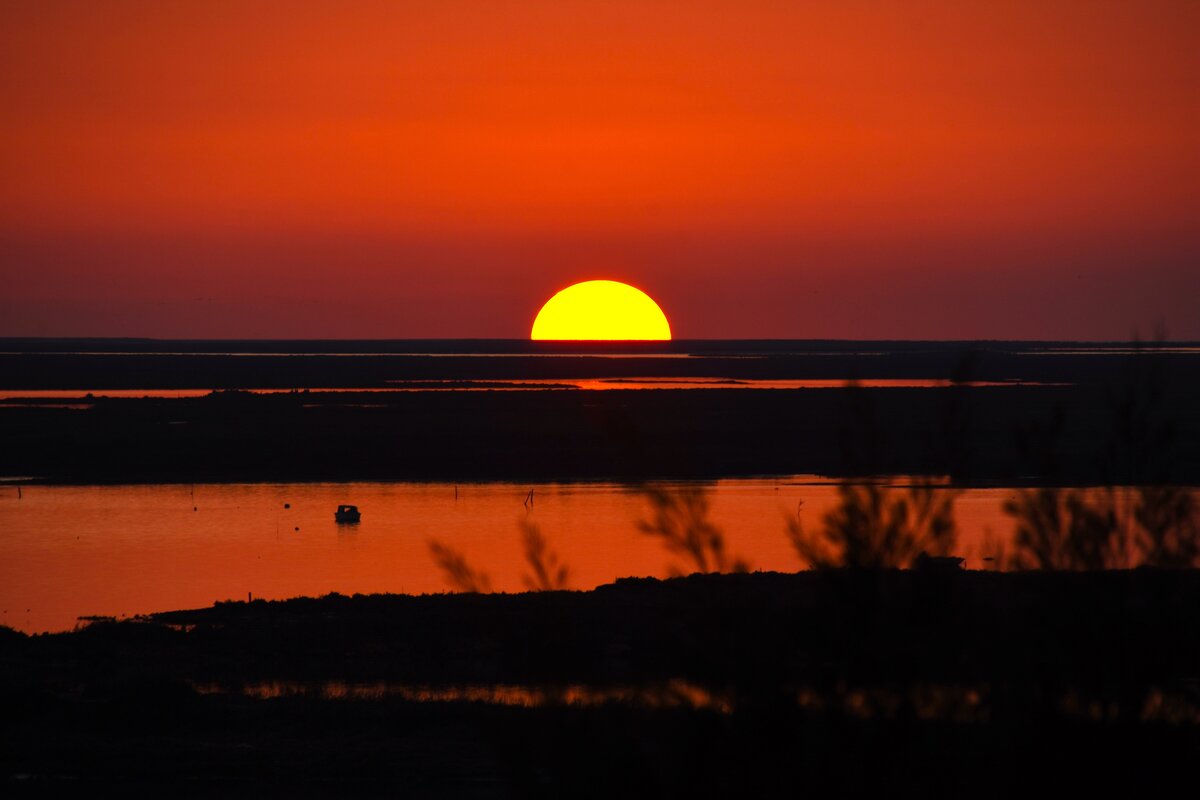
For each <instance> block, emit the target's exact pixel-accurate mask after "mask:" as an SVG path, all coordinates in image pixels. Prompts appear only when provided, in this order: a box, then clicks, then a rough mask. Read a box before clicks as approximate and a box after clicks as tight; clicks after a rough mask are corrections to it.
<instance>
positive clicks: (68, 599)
mask: <svg viewBox="0 0 1200 800" xmlns="http://www.w3.org/2000/svg"><path fill="white" fill-rule="evenodd" d="M705 486H707V487H709V488H710V490H711V491H710V500H711V510H712V517H713V520H714V521H715V522H716V523H717V524H718V525H719V526H720V527H721V529H722V530H723V531H724V533H725V536H726V539H727V543H728V548H729V550H730V551H731V553H733V554H735V555H739V556H742V557H744V558H746V559H747V560H748V561H749V562H750V565H751V567H752V568H753V569H762V570H781V571H795V570H797V569H799V568H801V567H802V566H803V565H802V564H801V562H800V561H799V560H798V559H797V557H796V555H795V554H794V552H793V551H792V549H791V547H790V545H789V543H788V541H787V539H786V537H785V535H784V530H785V525H786V520H787V518H788V517H791V516H795V515H796V514H797V513H800V514H801V517H802V519H803V520H804V522H805V524H810V525H816V524H817V523H818V522H819V520H820V516H821V515H822V514H823V513H824V511H825V510H826V509H828V508H829V507H830V506H831V505H832V504H833V503H834V502H835V501H836V492H837V486H836V485H835V484H833V483H831V482H828V481H825V480H822V479H819V478H814V477H811V476H797V477H790V478H763V479H739V480H723V481H718V482H714V483H709V484H705ZM530 490H532V492H533V495H532V503H527V502H526V501H527V500H528V499H529V494H530ZM1012 494H1013V490H1011V489H972V490H969V491H967V492H965V493H964V494H963V495H961V496H960V497H959V499H958V501H957V505H956V509H957V514H956V518H957V522H958V526H959V529H960V536H959V542H960V545H959V547H958V548H957V554H958V555H961V556H964V557H966V558H967V566H968V567H969V568H976V569H979V568H987V567H989V566H990V562H986V561H984V560H983V559H984V558H985V557H987V556H990V555H994V554H995V552H996V549H997V547H998V546H999V544H998V543H1000V542H1003V541H1004V540H1006V539H1008V538H1009V536H1010V535H1011V530H1012V521H1011V519H1009V518H1008V517H1007V516H1005V515H1004V513H1003V511H1002V505H1003V502H1004V500H1005V499H1006V498H1007V497H1010V496H1012ZM339 503H355V504H357V505H358V506H359V507H360V509H361V510H362V514H363V516H362V521H361V522H360V523H358V524H356V525H339V524H337V523H335V522H334V518H333V511H334V509H335V508H336V507H337V505H338V504H339ZM287 506H290V507H287ZM798 510H799V511H798ZM649 514H650V507H649V504H648V503H647V501H646V499H645V497H644V496H643V495H642V494H640V493H639V492H638V490H637V488H636V487H633V486H629V485H624V484H613V483H578V484H511V483H484V484H458V485H455V484H446V483H320V484H306V483H291V484H204V485H199V484H198V485H195V486H189V485H186V484H183V485H179V484H175V485H124V486H45V485H26V486H24V487H22V490H21V492H20V497H18V490H17V488H16V486H13V485H5V486H0V624H3V625H7V626H10V627H13V628H17V629H19V630H23V631H28V632H37V631H57V630H66V629H70V628H72V627H73V626H74V625H75V624H76V622H77V618H78V617H80V616H84V615H106V616H115V617H121V616H133V615H136V614H144V613H149V612H153V611H165V610H171V609H179V608H194V607H201V606H207V605H210V604H211V603H213V602H215V601H218V600H227V599H234V600H245V599H246V598H247V595H248V594H252V595H253V597H254V598H256V599H257V598H266V599H281V598H287V597H294V596H297V595H321V594H326V593H328V592H341V593H343V594H353V593H356V592H361V593H371V592H405V593H422V592H441V591H447V590H448V589H449V588H450V587H449V586H448V585H447V583H446V581H445V579H444V577H443V575H442V574H441V572H440V571H439V569H438V568H437V566H436V565H435V564H434V562H433V560H432V558H431V557H430V554H429V548H428V543H429V541H430V540H431V539H437V540H439V541H441V542H444V543H446V544H449V545H451V546H453V547H454V548H456V549H457V550H459V551H461V552H462V553H463V554H464V555H465V556H466V557H467V559H468V560H469V562H470V563H471V565H472V566H473V567H475V568H476V569H478V570H481V571H484V572H487V573H488V574H489V576H490V577H491V579H492V583H493V585H494V587H495V589H497V590H500V591H520V590H522V589H523V588H524V584H523V581H522V575H523V573H524V571H525V564H524V561H523V557H522V549H521V539H520V535H519V529H518V521H519V520H521V519H523V518H527V519H529V520H530V521H532V522H534V523H536V525H537V526H538V527H539V529H540V530H541V531H542V533H543V534H545V535H546V537H547V538H548V540H549V541H550V545H551V547H552V548H553V549H554V550H556V551H557V552H558V553H559V555H560V556H561V557H562V559H563V560H564V561H565V562H566V563H567V564H568V565H569V567H570V570H571V572H570V585H571V587H572V588H577V589H588V588H592V587H595V586H597V585H600V584H603V583H608V582H611V581H613V580H614V579H616V578H618V577H623V576H630V575H635V576H658V577H665V576H667V575H669V574H671V573H672V572H673V571H678V570H682V571H685V572H687V571H690V570H689V569H686V564H684V563H683V562H681V561H679V560H678V559H677V558H675V557H674V556H672V554H670V553H668V552H667V551H666V550H665V549H664V548H663V547H662V546H661V545H660V543H659V542H658V541H657V540H654V539H652V538H650V537H648V536H647V535H645V534H643V533H641V532H640V531H639V530H638V528H637V522H638V520H639V519H643V518H646V517H648V515H649Z"/></svg>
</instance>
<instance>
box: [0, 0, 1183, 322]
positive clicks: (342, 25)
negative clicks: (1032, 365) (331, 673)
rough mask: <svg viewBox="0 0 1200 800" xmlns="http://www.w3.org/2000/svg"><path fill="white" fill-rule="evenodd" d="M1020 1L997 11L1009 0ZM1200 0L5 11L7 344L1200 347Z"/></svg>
mask: <svg viewBox="0 0 1200 800" xmlns="http://www.w3.org/2000/svg"><path fill="white" fill-rule="evenodd" d="M984 6H986V7H984ZM1198 37H1200V3H1195V2H1161V1H1159V2H1140V3H1129V2H1120V3H1113V2H1096V0H1090V1H1088V2H1048V1H1047V0H1042V1H1041V2H1003V3H1001V2H996V3H987V4H984V3H963V2H890V3H889V2H852V1H851V0H843V1H842V2H829V3H798V2H778V3H774V2H771V3H767V2H757V3H755V2H745V1H743V2H737V3H733V2H729V3H707V2H698V0H692V1H691V2H680V3H666V2H639V3H582V2H570V1H569V0H559V2H548V3H530V2H522V3H502V2H495V1H494V0H493V2H452V1H450V0H441V1H440V2H429V3H418V2H403V3H397V2H382V1H381V2H357V3H355V2H341V3H332V2H326V3H315V2H297V1H296V0H292V2H277V3H276V2H272V3H267V2H214V0H206V1H205V2H190V1H186V0H175V2H171V3H160V2H137V3H134V2H121V1H120V0H110V1H109V2H106V3H94V2H78V3H75V2H55V0H36V1H34V2H23V0H15V1H12V2H6V3H4V4H3V5H2V6H0V121H2V123H3V124H2V125H0V257H2V260H0V285H3V286H4V287H5V288H4V289H3V290H2V291H0V335H23V334H34V335H149V336H230V337H236V336H312V337H321V336H380V337H404V336H415V337H420V336H439V337H440V336H524V335H526V334H527V333H528V329H529V324H530V323H531V321H532V318H533V314H534V313H535V312H536V311H537V308H538V307H539V306H540V304H541V303H542V302H543V301H544V300H545V299H546V298H548V297H549V296H550V294H552V293H553V292H554V291H555V290H557V289H559V288H561V287H562V286H563V285H565V284H567V283H570V282H572V281H574V280H581V279H586V278H597V277H611V278H615V279H620V280H627V281H629V282H631V283H634V284H635V285H638V286H641V287H642V288H645V289H646V290H647V291H649V292H650V293H651V294H652V295H653V296H654V297H655V298H656V299H658V300H659V301H660V303H661V304H662V306H663V307H664V309H665V310H666V311H667V313H668V315H669V316H670V317H671V322H672V327H673V328H674V329H675V332H676V335H677V336H679V337H683V338H692V337H705V338H708V337H711V338H720V337H752V336H779V337H790V336H798V337H946V338H959V337H978V336H983V337H1018V338H1021V337H1077V338H1120V337H1124V336H1128V335H1130V334H1131V333H1133V332H1134V331H1135V329H1140V330H1141V331H1142V332H1143V333H1145V332H1147V331H1148V330H1149V329H1150V328H1151V327H1152V326H1154V325H1155V324H1158V323H1165V324H1166V325H1167V327H1168V329H1169V331H1170V332H1171V333H1172V334H1173V335H1175V336H1178V337H1192V338H1200V314H1197V313H1196V312H1195V305H1196V299H1197V297H1200V266H1198V263H1200V261H1198V257H1200V234H1198V233H1197V231H1198V230H1200V224H1198V223H1200V191H1198V187H1200V158H1198V157H1197V155H1196V142H1198V141H1200V56H1198V55H1197V50H1198V48H1197V47H1196V41H1197V40H1198Z"/></svg>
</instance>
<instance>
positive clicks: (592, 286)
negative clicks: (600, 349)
mask: <svg viewBox="0 0 1200 800" xmlns="http://www.w3.org/2000/svg"><path fill="white" fill-rule="evenodd" d="M529 338H530V339H553V340H566V339H571V340H580V339H607V340H613V339H637V340H650V339H656V340H663V339H670V338H671V326H670V324H669V323H668V322H667V315H666V314H664V313H663V312H662V309H661V308H659V307H658V303H656V302H654V300H652V299H651V298H650V295H648V294H646V293H645V292H643V291H642V290H641V289H635V288H633V287H632V286H630V285H629V284H627V283H618V282H617V281H584V282H583V283H576V284H574V285H573V286H568V287H567V288H566V289H563V290H562V291H561V292H559V293H558V294H556V295H554V297H551V298H550V299H549V300H547V301H546V305H544V306H542V310H541V311H539V312H538V315H537V319H535V320H534V321H533V332H532V333H530V334H529Z"/></svg>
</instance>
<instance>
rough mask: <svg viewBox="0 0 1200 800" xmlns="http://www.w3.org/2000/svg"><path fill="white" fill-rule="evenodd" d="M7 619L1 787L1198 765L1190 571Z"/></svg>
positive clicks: (558, 782)
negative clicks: (83, 619)
mask: <svg viewBox="0 0 1200 800" xmlns="http://www.w3.org/2000/svg"><path fill="white" fill-rule="evenodd" d="M0 634H2V635H0V785H2V786H3V791H4V793H5V794H6V795H8V796H14V795H17V794H23V793H30V794H39V793H40V794H47V795H49V794H52V793H54V792H61V791H70V792H73V793H75V794H87V793H97V792H103V793H112V792H115V791H124V792H127V793H129V794H130V795H131V796H146V795H147V794H149V793H150V792H153V791H155V790H165V789H168V788H169V789H170V793H171V795H172V796H189V795H193V796H262V795H267V796H284V795H287V796H297V795H299V796H313V795H326V796H327V795H335V796H378V797H385V796H387V797H394V796H406V797H537V796H547V797H581V796H582V797H586V796H595V797H634V796H661V797H685V796H705V797H709V796H712V797H718V796H719V797H741V796H784V795H799V794H809V795H812V796H830V795H831V794H839V795H871V796H876V797H877V796H907V795H908V794H910V793H911V792H912V791H914V790H915V791H919V792H921V793H922V794H923V795H925V796H951V795H952V796H960V797H961V796H969V797H1011V796H1018V795H1020V796H1027V795H1034V796H1040V795H1047V794H1050V793H1055V794H1056V795H1058V796H1064V795H1065V796H1079V795H1081V794H1082V793H1085V792H1098V793H1099V794H1100V796H1112V795H1114V794H1118V793H1121V794H1124V795H1125V796H1132V797H1144V796H1165V795H1166V793H1167V791H1168V789H1169V788H1171V787H1172V784H1173V783H1174V782H1177V781H1181V780H1182V781H1183V783H1182V784H1179V785H1182V786H1188V785H1191V784H1192V783H1193V782H1194V780H1195V765H1196V763H1197V758H1198V757H1200V573H1197V572H1195V571H1156V570H1147V569H1142V570H1134V571H1114V572H1096V573H1041V572H1026V573H988V572H960V571H957V570H951V571H943V570H937V569H933V570H928V569H926V570H913V571H899V570H890V571H880V572H870V571H863V572H857V571H829V572H809V573H800V574H797V575H782V574H749V575H725V576H718V575H703V576H702V575H696V576H692V577H690V578H681V579H675V580H670V581H656V580H651V579H645V580H625V581H619V582H618V583H616V584H614V585H611V586H604V587H600V588H598V589H596V590H594V591H590V592H544V593H530V594H520V595H474V594H464V595H440V596H425V597H407V596H356V597H352V598H351V597H341V596H330V597H325V598H321V599H296V600H290V601H286V602H278V603H266V602H261V601H257V602H253V603H227V604H218V605H217V606H215V607H213V608H210V609H202V610H197V611H181V612H172V613H166V614H159V615H155V616H153V617H151V618H149V619H148V620H145V621H139V622H123V623H106V622H98V623H95V624H92V625H90V626H89V627H86V628H84V629H81V630H78V631H76V632H73V633H67V634H56V635H42V636H35V637H26V636H23V635H20V634H17V633H13V632H11V631H7V630H0ZM472 687H473V689H474V690H475V691H476V692H483V694H476V695H470V694H469V693H468V692H467V690H469V689H472ZM497 687H500V688H497ZM485 690H486V691H485ZM488 691H490V692H491V694H490V695H489V694H487V692H488ZM506 692H507V694H506ZM472 696H473V697H476V698H483V699H482V700H479V699H477V700H476V701H474V702H472V701H470V699H469V698H470V697H472ZM511 696H519V697H521V698H524V699H523V700H521V701H520V703H518V704H515V705H514V704H505V703H503V702H499V700H502V699H503V698H505V697H511ZM1175 791H1178V789H1177V788H1176V789H1175Z"/></svg>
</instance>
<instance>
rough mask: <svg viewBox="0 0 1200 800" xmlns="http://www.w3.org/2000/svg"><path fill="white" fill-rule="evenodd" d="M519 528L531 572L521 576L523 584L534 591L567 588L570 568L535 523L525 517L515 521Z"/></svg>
mask: <svg viewBox="0 0 1200 800" xmlns="http://www.w3.org/2000/svg"><path fill="white" fill-rule="evenodd" d="M517 526H518V527H519V528H520V529H521V543H522V545H523V547H524V549H525V562H526V563H527V564H529V569H530V570H531V572H529V573H526V574H525V575H524V576H523V579H524V581H525V585H526V586H527V587H528V588H529V589H530V590H531V591H535V592H550V591H555V590H558V589H567V588H569V586H568V581H569V579H570V569H569V568H568V567H567V565H566V564H564V563H563V562H562V560H561V559H560V558H559V556H558V553H556V552H554V551H553V550H551V549H550V544H549V542H547V541H546V537H545V535H544V534H543V533H542V532H541V530H540V529H539V528H538V526H537V525H535V524H534V523H532V522H530V521H529V520H527V519H522V520H520V521H518V522H517Z"/></svg>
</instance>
